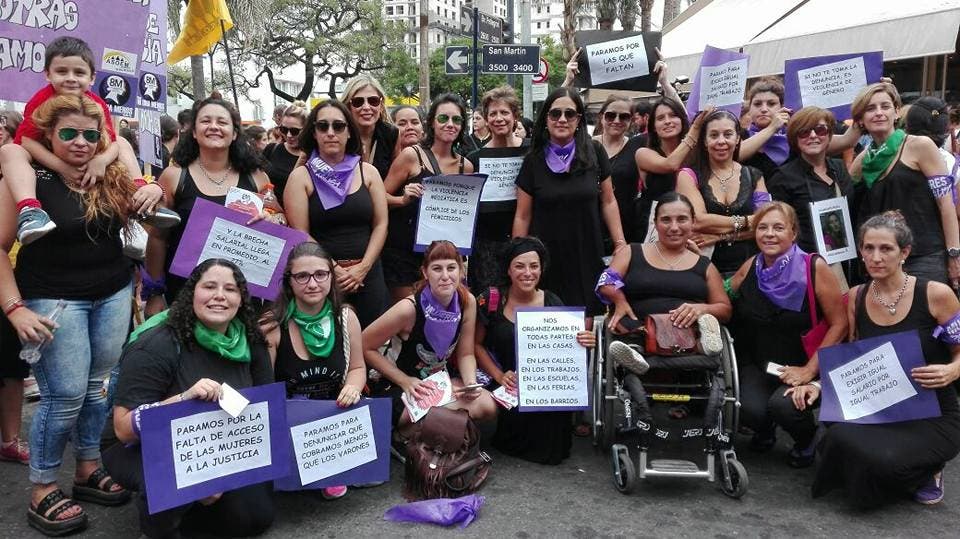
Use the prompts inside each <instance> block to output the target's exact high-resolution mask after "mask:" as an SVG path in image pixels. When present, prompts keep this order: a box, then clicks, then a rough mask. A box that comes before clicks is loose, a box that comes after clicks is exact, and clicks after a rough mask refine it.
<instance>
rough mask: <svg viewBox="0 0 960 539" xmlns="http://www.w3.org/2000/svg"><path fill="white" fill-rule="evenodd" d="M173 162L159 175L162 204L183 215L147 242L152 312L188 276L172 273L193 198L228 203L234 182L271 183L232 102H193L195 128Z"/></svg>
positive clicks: (253, 186) (252, 187)
mask: <svg viewBox="0 0 960 539" xmlns="http://www.w3.org/2000/svg"><path fill="white" fill-rule="evenodd" d="M172 161H173V163H172V164H171V165H170V166H169V167H167V168H166V169H165V170H164V171H163V174H161V175H160V179H159V180H157V181H158V182H160V185H161V186H162V187H163V190H164V195H163V197H164V200H163V204H164V205H165V206H166V207H168V208H172V209H173V210H174V211H176V212H177V214H178V215H179V216H180V224H179V225H177V226H176V227H173V228H172V229H169V230H152V231H151V232H150V239H149V241H148V243H147V257H146V262H145V270H146V271H145V272H144V275H143V282H144V287H143V295H144V296H145V297H148V298H149V299H148V300H147V306H146V314H147V315H148V316H149V315H153V314H156V313H158V312H160V311H161V310H163V309H164V308H165V305H164V299H165V298H164V296H166V302H167V303H170V302H172V301H173V299H175V297H176V294H177V293H178V292H179V291H180V288H181V287H182V286H183V283H184V282H185V279H183V278H181V277H178V276H176V275H171V274H169V273H168V270H169V268H170V263H171V262H172V261H173V256H174V254H175V253H176V252H177V248H178V247H179V245H180V238H181V236H182V235H183V231H184V229H185V228H186V226H187V221H188V220H189V219H190V212H191V211H192V209H193V203H194V202H195V201H196V199H197V198H203V199H206V200H209V201H211V202H215V203H217V204H223V203H224V202H225V200H226V197H227V192H228V191H229V190H230V188H231V187H237V188H239V189H245V190H247V191H252V192H257V191H259V190H260V189H262V188H263V186H264V185H266V184H267V183H268V179H267V175H266V173H264V172H263V171H262V170H260V165H261V158H260V157H259V156H258V155H257V154H256V153H255V152H254V150H253V149H252V148H251V146H250V144H249V143H248V141H247V139H246V138H245V137H244V136H243V135H242V133H241V129H240V113H239V112H237V109H236V108H235V107H234V106H233V105H232V104H231V103H229V102H227V101H224V100H222V99H217V98H208V99H204V100H203V101H200V102H198V103H197V104H195V105H194V107H193V115H192V123H191V128H190V129H189V130H188V131H187V132H185V133H184V134H183V135H182V138H181V139H180V144H178V145H177V148H176V150H175V151H174V153H173V156H172Z"/></svg>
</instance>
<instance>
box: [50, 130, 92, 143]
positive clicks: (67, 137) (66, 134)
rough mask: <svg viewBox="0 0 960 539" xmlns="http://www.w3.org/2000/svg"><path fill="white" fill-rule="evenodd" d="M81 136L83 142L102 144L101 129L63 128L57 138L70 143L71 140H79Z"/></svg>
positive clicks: (58, 132)
mask: <svg viewBox="0 0 960 539" xmlns="http://www.w3.org/2000/svg"><path fill="white" fill-rule="evenodd" d="M80 135H83V140H85V141H87V142H89V143H90V144H96V143H98V142H100V130H99V129H77V128H76V127H61V128H60V130H59V131H57V137H58V138H59V139H60V140H62V141H64V142H70V141H71V140H73V139H75V138H77V137H78V136H80Z"/></svg>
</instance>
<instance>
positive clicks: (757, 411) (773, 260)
mask: <svg viewBox="0 0 960 539" xmlns="http://www.w3.org/2000/svg"><path fill="white" fill-rule="evenodd" d="M754 220H755V221H756V225H755V227H756V238H757V247H758V248H759V249H760V254H759V255H757V256H755V257H751V258H750V259H749V260H747V261H746V262H745V263H744V264H743V266H742V267H741V268H740V270H739V271H738V272H737V273H736V275H734V276H733V278H732V279H731V286H730V288H731V290H732V291H733V293H734V295H735V296H737V297H736V299H735V300H734V307H735V309H734V314H735V316H736V318H737V320H738V322H739V324H738V325H739V326H740V327H744V328H750V331H743V332H742V335H740V337H739V338H738V339H737V341H736V346H737V353H738V355H737V357H738V361H739V373H740V388H741V391H742V396H741V402H742V404H743V407H742V408H741V409H740V417H741V418H742V419H743V423H744V425H746V426H748V427H750V428H751V429H753V430H754V433H755V434H754V437H753V441H752V443H751V446H752V447H753V448H754V449H756V450H760V451H766V450H769V449H770V448H772V447H773V446H774V444H775V443H776V440H777V437H776V428H777V425H780V426H781V427H782V428H783V429H784V430H785V431H787V432H788V433H789V434H790V436H791V437H792V438H793V442H794V443H793V450H792V451H790V460H789V462H790V465H791V466H793V467H795V468H805V467H807V466H810V465H811V464H813V455H814V444H813V436H814V434H815V433H816V430H817V425H816V422H815V421H814V416H813V406H812V405H813V404H814V402H813V401H812V400H810V401H807V400H804V399H802V398H800V397H801V395H802V393H803V392H804V390H798V389H797V388H798V387H799V386H804V385H806V384H808V383H809V382H810V381H811V380H814V379H815V378H817V377H818V376H817V375H818V373H819V367H818V358H817V354H816V352H814V353H813V355H811V356H809V358H808V357H807V353H806V352H805V351H804V347H803V343H802V342H801V338H802V337H803V335H804V334H806V333H807V332H809V331H811V329H812V328H813V327H814V322H813V320H812V318H813V315H812V314H811V309H816V311H815V312H816V315H815V316H816V318H817V319H825V320H826V322H827V324H829V328H828V329H827V333H826V334H825V335H824V336H823V341H822V342H821V343H820V346H819V348H823V347H827V346H833V345H834V344H837V343H838V342H840V341H842V340H843V339H844V338H846V334H847V319H846V316H845V313H844V310H843V298H842V295H841V292H840V284H839V282H838V281H837V277H836V275H835V274H834V273H833V272H832V271H830V266H828V265H827V263H826V262H825V261H824V260H823V258H821V257H820V256H818V255H816V254H813V255H808V254H807V253H805V252H804V251H803V250H802V249H800V247H799V246H797V243H796V242H797V231H798V230H799V226H798V224H797V214H796V213H795V212H794V211H793V208H792V207H790V206H789V205H787V204H786V203H783V202H774V203H772V204H768V205H766V206H764V207H763V208H761V209H760V211H758V212H757V213H756V214H755V215H754ZM808 265H809V267H808ZM811 288H812V289H811ZM811 300H813V301H812V302H811ZM770 365H773V369H775V371H776V372H778V373H779V374H772V373H771V370H770V368H769V366H770Z"/></svg>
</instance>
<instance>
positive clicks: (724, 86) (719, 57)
mask: <svg viewBox="0 0 960 539" xmlns="http://www.w3.org/2000/svg"><path fill="white" fill-rule="evenodd" d="M749 61H750V56H749V55H747V54H741V53H739V52H733V51H728V50H726V49H718V48H716V47H711V46H710V45H707V46H706V48H705V49H703V57H701V59H700V67H699V68H698V69H697V74H696V75H694V78H693V86H691V88H690V98H689V99H688V100H687V114H688V115H689V116H690V119H691V120H692V119H693V118H694V117H695V116H696V115H697V113H698V112H700V111H701V110H703V109H705V108H707V107H708V106H711V105H712V106H714V107H716V108H718V109H723V110H728V111H730V112H731V113H733V115H734V116H736V117H738V118H739V117H740V109H741V108H743V94H744V92H745V91H746V88H747V64H748V63H749Z"/></svg>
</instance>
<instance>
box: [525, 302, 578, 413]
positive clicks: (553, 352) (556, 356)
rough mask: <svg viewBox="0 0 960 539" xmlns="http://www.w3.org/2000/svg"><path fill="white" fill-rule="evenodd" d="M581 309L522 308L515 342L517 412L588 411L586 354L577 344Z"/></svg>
mask: <svg viewBox="0 0 960 539" xmlns="http://www.w3.org/2000/svg"><path fill="white" fill-rule="evenodd" d="M585 312H586V311H585V309H584V307H520V308H518V309H517V310H516V319H517V322H516V324H515V333H514V343H515V346H516V352H517V354H516V355H517V388H518V395H517V397H518V399H519V401H520V404H519V410H520V411H521V412H559V411H567V410H586V409H587V408H589V406H590V395H589V389H588V388H589V386H590V383H589V377H588V373H587V354H586V353H584V352H585V349H584V347H583V346H581V345H580V343H578V342H577V332H579V331H582V330H583V329H584V315H585Z"/></svg>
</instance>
